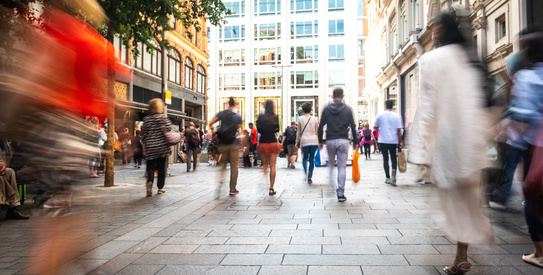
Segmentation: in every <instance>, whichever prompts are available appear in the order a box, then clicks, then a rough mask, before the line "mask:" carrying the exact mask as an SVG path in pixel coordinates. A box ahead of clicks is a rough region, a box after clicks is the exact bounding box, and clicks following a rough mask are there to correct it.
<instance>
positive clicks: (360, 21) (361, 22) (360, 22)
mask: <svg viewBox="0 0 543 275" xmlns="http://www.w3.org/2000/svg"><path fill="white" fill-rule="evenodd" d="M356 22H357V29H358V36H364V19H358V20H357V21H356Z"/></svg>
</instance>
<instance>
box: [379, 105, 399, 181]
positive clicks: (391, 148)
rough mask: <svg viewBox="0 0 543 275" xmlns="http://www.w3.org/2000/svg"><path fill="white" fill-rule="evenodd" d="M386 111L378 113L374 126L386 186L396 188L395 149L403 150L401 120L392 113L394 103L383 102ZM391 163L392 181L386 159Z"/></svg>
mask: <svg viewBox="0 0 543 275" xmlns="http://www.w3.org/2000/svg"><path fill="white" fill-rule="evenodd" d="M385 107H386V111H385V112H383V113H380V114H379V115H378V116H377V118H376V119H375V126H376V127H378V128H379V146H380V147H381V152H382V153H383V166H384V168H385V175H386V180H385V183H386V184H392V185H393V186H396V167H397V165H398V161H397V159H396V157H397V156H396V147H397V146H398V145H399V146H400V149H402V148H403V139H402V128H403V124H402V118H401V117H400V115H399V114H397V113H396V112H393V111H392V107H394V101H392V100H387V101H385ZM389 154H390V159H391V162H392V179H391V177H390V173H389V166H388V157H389Z"/></svg>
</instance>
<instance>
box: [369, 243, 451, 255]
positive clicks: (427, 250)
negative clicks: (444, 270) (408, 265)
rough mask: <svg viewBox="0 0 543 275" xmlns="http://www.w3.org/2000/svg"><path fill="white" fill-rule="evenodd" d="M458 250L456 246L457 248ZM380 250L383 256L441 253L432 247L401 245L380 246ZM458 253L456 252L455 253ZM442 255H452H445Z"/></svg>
mask: <svg viewBox="0 0 543 275" xmlns="http://www.w3.org/2000/svg"><path fill="white" fill-rule="evenodd" d="M455 249H456V246H455ZM379 250H380V251H381V253H382V254H385V255H387V254H396V255H398V254H403V255H405V254H410V255H416V254H422V255H431V254H440V251H438V250H437V249H435V248H434V246H432V245H425V244H420V245H400V244H393V245H386V244H385V245H379ZM454 252H456V250H455V251H454ZM441 253H442V254H451V253H443V252H441Z"/></svg>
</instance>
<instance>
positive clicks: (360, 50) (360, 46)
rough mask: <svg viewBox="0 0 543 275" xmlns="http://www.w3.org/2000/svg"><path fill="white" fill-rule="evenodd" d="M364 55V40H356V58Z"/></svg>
mask: <svg viewBox="0 0 543 275" xmlns="http://www.w3.org/2000/svg"><path fill="white" fill-rule="evenodd" d="M363 55H364V40H362V39H360V40H358V56H363Z"/></svg>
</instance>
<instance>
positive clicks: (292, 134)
mask: <svg viewBox="0 0 543 275" xmlns="http://www.w3.org/2000/svg"><path fill="white" fill-rule="evenodd" d="M297 135H298V127H297V125H296V121H291V122H290V127H287V129H285V132H283V138H282V139H281V146H282V147H283V148H285V147H286V148H287V152H286V153H287V168H291V169H294V168H296V167H295V166H294V162H295V161H296V158H298V147H296V136H297Z"/></svg>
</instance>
